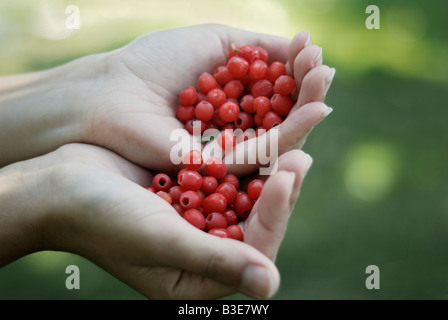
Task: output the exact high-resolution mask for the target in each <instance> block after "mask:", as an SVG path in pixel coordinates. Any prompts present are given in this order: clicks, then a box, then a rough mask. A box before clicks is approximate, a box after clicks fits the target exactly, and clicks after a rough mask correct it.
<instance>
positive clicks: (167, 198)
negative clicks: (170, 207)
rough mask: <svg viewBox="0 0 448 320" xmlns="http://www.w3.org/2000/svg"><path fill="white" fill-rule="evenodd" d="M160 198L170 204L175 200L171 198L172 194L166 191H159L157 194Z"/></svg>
mask: <svg viewBox="0 0 448 320" xmlns="http://www.w3.org/2000/svg"><path fill="white" fill-rule="evenodd" d="M156 194H157V195H158V196H159V197H160V198H162V199H163V200H165V201H166V202H168V203H169V204H172V203H173V199H172V198H171V196H170V194H169V193H167V192H165V191H157V193H156Z"/></svg>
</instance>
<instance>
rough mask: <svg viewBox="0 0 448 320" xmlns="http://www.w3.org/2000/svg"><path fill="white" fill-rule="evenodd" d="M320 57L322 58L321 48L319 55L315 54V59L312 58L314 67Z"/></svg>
mask: <svg viewBox="0 0 448 320" xmlns="http://www.w3.org/2000/svg"><path fill="white" fill-rule="evenodd" d="M321 57H322V48H320V51H319V53H318V54H317V56H316V58H314V61H313V65H314V66H316V64H317V63H318V62H319V60H320V58H321Z"/></svg>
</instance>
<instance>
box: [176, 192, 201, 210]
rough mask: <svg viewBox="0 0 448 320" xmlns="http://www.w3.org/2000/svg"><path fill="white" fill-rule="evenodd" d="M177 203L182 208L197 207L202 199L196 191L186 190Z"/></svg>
mask: <svg viewBox="0 0 448 320" xmlns="http://www.w3.org/2000/svg"><path fill="white" fill-rule="evenodd" d="M179 204H180V205H181V206H182V208H183V209H184V210H189V209H199V208H200V207H201V204H202V199H201V196H200V195H199V193H197V192H196V191H192V190H188V191H185V192H184V193H182V194H181V196H180V198H179Z"/></svg>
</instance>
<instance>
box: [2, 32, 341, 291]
mask: <svg viewBox="0 0 448 320" xmlns="http://www.w3.org/2000/svg"><path fill="white" fill-rule="evenodd" d="M232 43H235V44H236V45H243V44H252V45H254V46H261V47H263V48H265V49H266V50H267V51H268V52H269V57H270V62H272V61H282V62H285V63H286V65H287V68H288V72H289V73H290V74H292V75H293V76H294V78H295V80H296V83H297V90H296V96H297V101H296V103H295V106H294V108H293V110H292V111H291V113H290V114H289V115H288V117H287V118H286V120H285V121H284V122H283V123H281V124H280V125H279V126H278V127H277V129H278V132H279V140H278V143H279V145H278V146H279V150H278V151H279V155H280V156H279V158H278V160H277V164H278V170H277V172H276V173H275V174H272V175H270V176H268V177H267V180H266V183H265V186H264V188H263V192H262V194H261V196H260V198H259V200H258V201H257V202H256V205H255V206H254V208H253V210H252V212H251V214H250V217H249V218H248V219H247V220H246V221H245V223H244V225H243V229H244V242H239V241H236V240H233V239H223V238H220V237H216V236H212V235H209V234H207V233H205V232H203V231H200V230H198V229H196V228H195V227H194V226H192V225H190V224H189V223H188V222H187V221H185V220H184V219H182V218H181V217H180V216H179V214H178V213H177V212H176V211H175V210H174V209H173V208H172V207H171V206H170V205H169V204H168V203H167V202H166V201H164V200H163V199H162V198H159V197H158V196H157V195H155V194H154V193H152V192H149V191H147V190H145V187H147V186H149V185H150V184H151V182H152V178H153V176H154V174H155V173H158V172H165V173H173V174H174V173H175V172H176V171H178V170H179V169H180V167H179V166H175V165H173V164H172V162H171V161H170V150H171V148H172V146H173V145H174V144H175V143H176V142H175V141H170V134H171V132H172V131H173V130H174V129H179V128H183V125H182V123H180V122H179V121H178V120H177V119H176V116H175V108H176V107H177V105H178V94H179V92H180V91H181V90H182V89H184V88H186V87H187V86H188V85H195V84H196V81H197V77H198V75H199V74H201V73H202V72H204V71H209V72H213V70H214V68H216V67H217V66H218V65H222V64H225V62H226V55H227V52H228V49H229V48H230V46H231V44H232ZM333 75H334V69H331V68H329V67H328V66H325V65H322V49H321V48H320V47H318V46H316V45H313V44H312V42H311V39H310V36H309V34H308V33H307V32H304V31H303V32H300V33H298V34H297V35H296V36H295V37H294V38H293V39H287V38H281V37H277V36H272V35H267V34H258V33H252V32H247V31H243V30H238V29H234V28H230V27H227V26H222V25H201V26H193V27H185V28H179V29H170V30H164V31H158V32H153V33H149V34H146V35H144V36H142V37H140V38H138V39H136V40H135V41H133V42H131V43H130V44H128V45H126V46H124V47H122V48H120V49H117V50H115V51H112V52H107V53H103V54H97V55H91V56H86V57H83V58H81V59H78V60H75V61H72V62H70V63H68V64H65V65H62V66H60V67H57V68H54V69H50V70H46V71H42V72H38V73H34V74H29V75H20V76H19V77H20V78H19V79H20V80H19V81H18V83H20V85H18V87H20V88H11V89H10V90H9V92H10V93H11V92H17V94H18V95H23V96H24V98H23V101H22V103H19V102H14V101H15V100H14V99H15V97H12V98H11V103H10V105H14V106H15V107H16V109H17V110H23V112H24V113H28V112H29V113H30V114H31V115H32V117H31V118H30V119H31V120H30V119H28V118H27V120H24V121H23V122H22V121H21V117H22V116H17V117H16V119H15V120H16V121H15V122H14V121H13V119H9V120H10V123H9V124H7V123H6V122H5V123H4V124H5V125H4V126H3V129H2V130H1V134H2V136H3V138H1V139H0V141H1V144H3V146H4V147H3V148H2V149H3V150H7V151H5V153H4V154H3V155H2V156H1V157H0V165H6V166H5V167H4V168H3V169H1V170H0V182H1V187H0V194H1V193H2V192H3V194H6V195H8V197H5V199H6V200H5V201H3V203H2V206H3V211H7V212H6V214H5V215H4V218H3V222H4V224H3V228H1V227H0V230H1V231H0V233H3V236H0V238H2V239H7V240H8V245H7V246H3V247H2V250H1V251H3V253H2V254H0V265H5V264H8V263H9V262H11V261H14V260H16V259H18V258H20V257H21V256H23V255H26V254H29V253H32V252H36V251H40V250H61V251H67V252H72V253H75V254H78V255H80V256H83V257H85V258H87V259H89V260H91V261H92V262H94V263H95V264H97V265H98V266H100V267H101V268H103V269H104V270H106V271H107V272H109V273H111V274H112V275H114V276H115V277H117V278H118V279H120V280H121V281H123V282H125V283H126V284H128V285H129V286H131V287H132V288H134V289H135V290H137V291H138V292H140V293H141V294H143V295H145V296H146V297H148V298H151V299H166V298H168V299H214V298H219V297H222V296H226V295H230V294H232V293H235V292H241V293H243V294H245V295H248V296H250V297H254V298H268V297H271V296H273V295H274V294H275V293H276V291H277V290H278V288H279V284H280V275H279V272H278V269H277V268H276V266H275V263H274V261H275V258H276V255H277V252H278V249H279V246H280V244H281V242H282V239H283V237H284V234H285V231H286V229H287V224H288V219H289V217H290V214H291V212H292V210H293V207H294V205H295V203H296V201H297V198H298V196H299V192H300V188H301V184H302V181H303V179H304V177H305V175H306V173H307V171H308V169H309V167H310V166H311V162H312V160H311V157H310V156H308V155H307V154H305V153H304V152H303V151H300V150H299V149H300V148H301V146H302V145H303V144H304V142H305V139H306V137H307V135H308V133H309V132H310V131H311V130H312V128H313V127H314V126H315V125H316V124H317V123H319V122H320V121H321V120H323V119H324V118H325V117H326V116H327V115H328V114H329V113H330V111H331V108H329V107H327V106H326V105H325V104H324V103H323V102H324V99H325V96H326V93H327V91H328V89H329V86H330V84H331V81H332V79H333ZM24 79H25V80H24ZM0 83H1V81H0ZM28 91H29V92H32V93H29V92H28ZM6 94H8V92H7V93H6ZM6 100H8V99H6ZM19 100H20V99H19ZM3 105H4V107H3V108H6V109H7V108H8V101H6V102H5V101H3ZM11 109H12V107H11ZM48 110H50V111H48ZM55 110H58V112H55ZM0 113H1V109H0ZM24 117H25V118H26V117H30V115H26V116H24ZM4 121H6V120H5V119H4ZM20 126H23V129H21V130H18V129H17V127H20ZM8 128H11V130H10V131H11V132H10V133H8V131H7V130H8ZM262 137H263V136H260V137H258V138H253V139H250V140H249V141H247V143H248V142H250V143H252V144H259V145H261V147H263V146H262V145H263V144H265V143H266V141H267V140H266V139H264V138H262ZM248 149H250V148H246V149H245V150H248ZM242 152H247V151H242ZM228 168H229V172H230V173H234V174H236V175H238V176H240V177H241V179H244V178H243V176H245V175H250V174H252V173H253V172H254V171H255V170H256V169H257V166H253V165H229V166H228ZM2 189H3V190H2ZM0 212H1V210H0ZM8 213H9V214H8ZM12 213H16V214H15V215H13V214H12Z"/></svg>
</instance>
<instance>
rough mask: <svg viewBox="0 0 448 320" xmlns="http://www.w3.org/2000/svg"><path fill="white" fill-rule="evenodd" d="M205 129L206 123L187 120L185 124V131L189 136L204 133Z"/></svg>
mask: <svg viewBox="0 0 448 320" xmlns="http://www.w3.org/2000/svg"><path fill="white" fill-rule="evenodd" d="M206 128H207V123H206V122H205V121H202V120H197V119H193V120H188V121H187V123H185V129H186V130H187V131H188V133H189V134H194V135H199V134H201V133H202V132H204V131H205V129H206Z"/></svg>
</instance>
